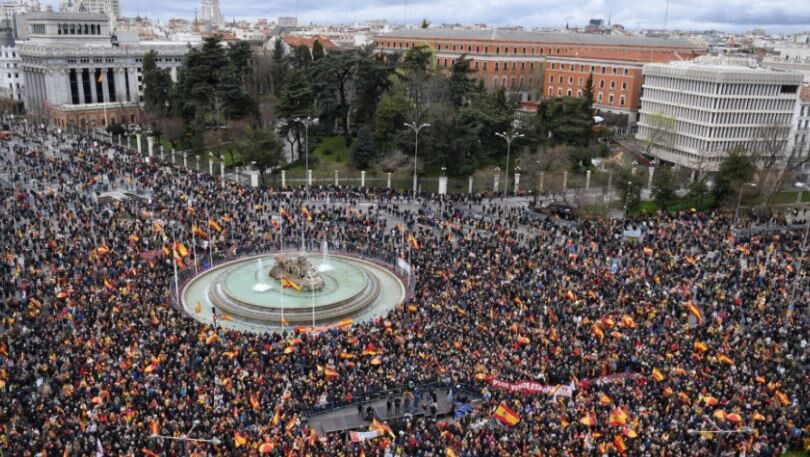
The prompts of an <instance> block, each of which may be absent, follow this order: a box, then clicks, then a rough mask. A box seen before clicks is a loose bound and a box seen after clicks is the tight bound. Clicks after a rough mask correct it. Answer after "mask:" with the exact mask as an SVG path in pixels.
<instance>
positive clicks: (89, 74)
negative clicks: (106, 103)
mask: <svg viewBox="0 0 810 457" xmlns="http://www.w3.org/2000/svg"><path fill="white" fill-rule="evenodd" d="M87 77H88V78H90V103H98V102H99V100H98V94H97V93H96V70H95V68H91V69H89V70H88V72H87Z"/></svg>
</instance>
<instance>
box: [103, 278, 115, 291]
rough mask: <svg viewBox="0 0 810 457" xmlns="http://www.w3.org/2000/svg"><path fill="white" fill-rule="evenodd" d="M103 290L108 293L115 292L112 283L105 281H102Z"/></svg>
mask: <svg viewBox="0 0 810 457" xmlns="http://www.w3.org/2000/svg"><path fill="white" fill-rule="evenodd" d="M104 288H105V289H107V290H110V291H112V290H115V286H114V285H113V283H111V282H110V281H108V280H106V279H105V280H104Z"/></svg>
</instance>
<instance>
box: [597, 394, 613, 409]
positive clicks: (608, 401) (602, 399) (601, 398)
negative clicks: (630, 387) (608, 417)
mask: <svg viewBox="0 0 810 457" xmlns="http://www.w3.org/2000/svg"><path fill="white" fill-rule="evenodd" d="M611 403H613V400H611V399H610V397H608V396H607V395H605V394H602V395H600V396H599V404H600V405H602V406H608V405H610V404H611Z"/></svg>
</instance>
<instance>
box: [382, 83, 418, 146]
mask: <svg viewBox="0 0 810 457" xmlns="http://www.w3.org/2000/svg"><path fill="white" fill-rule="evenodd" d="M409 110H410V101H409V100H408V96H407V95H406V93H405V87H404V86H403V85H402V84H400V83H397V84H394V86H393V87H392V88H391V90H389V91H387V92H385V93H384V94H383V95H382V96H381V97H380V103H379V104H378V105H377V109H376V111H375V112H374V141H375V143H376V144H377V149H378V150H380V151H384V152H388V151H391V150H393V149H395V148H396V147H397V146H400V145H401V146H402V148H404V147H406V144H407V143H405V140H404V135H405V132H404V131H403V128H402V124H403V123H405V122H407V121H408V111H409ZM400 138H402V140H400ZM409 138H410V137H409Z"/></svg>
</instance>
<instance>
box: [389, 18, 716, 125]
mask: <svg viewBox="0 0 810 457" xmlns="http://www.w3.org/2000/svg"><path fill="white" fill-rule="evenodd" d="M374 42H375V44H376V45H377V48H378V50H379V51H380V52H383V53H395V52H405V51H407V50H408V49H410V48H412V47H414V46H418V45H427V46H429V47H430V48H431V49H432V50H433V51H434V52H435V55H436V58H437V60H438V65H439V66H440V67H445V68H449V67H451V66H452V65H453V64H454V63H455V62H456V61H457V60H458V59H459V58H461V56H462V55H465V56H466V57H467V58H469V59H470V65H471V66H472V69H473V70H474V71H475V73H476V76H477V77H478V78H479V79H482V80H483V81H484V83H485V84H486V86H487V87H488V88H490V89H497V88H505V89H506V90H508V91H512V92H516V93H517V94H519V97H520V100H521V101H528V102H533V101H540V100H541V99H542V98H543V97H547V96H576V95H577V94H581V93H583V92H584V84H585V83H586V82H587V80H588V76H589V75H591V74H593V79H594V86H595V89H594V105H595V107H596V108H597V109H600V110H605V111H611V112H616V113H622V114H627V115H628V117H629V122H630V123H631V124H632V123H633V122H634V121H635V113H636V111H637V110H638V108H639V106H640V105H639V98H640V96H641V82H642V74H641V67H642V65H643V64H644V63H649V62H669V61H671V60H679V59H681V60H688V59H693V58H695V57H697V56H699V55H701V54H703V52H704V50H703V49H702V48H699V47H698V46H696V45H694V44H692V43H691V42H689V41H686V40H678V39H668V38H648V37H640V36H625V35H599V34H583V33H556V32H553V33H552V32H529V31H521V30H497V29H495V30H486V29H449V28H436V29H433V28H427V29H401V30H396V31H392V32H389V33H385V34H381V35H378V36H376V37H375V38H374Z"/></svg>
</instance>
